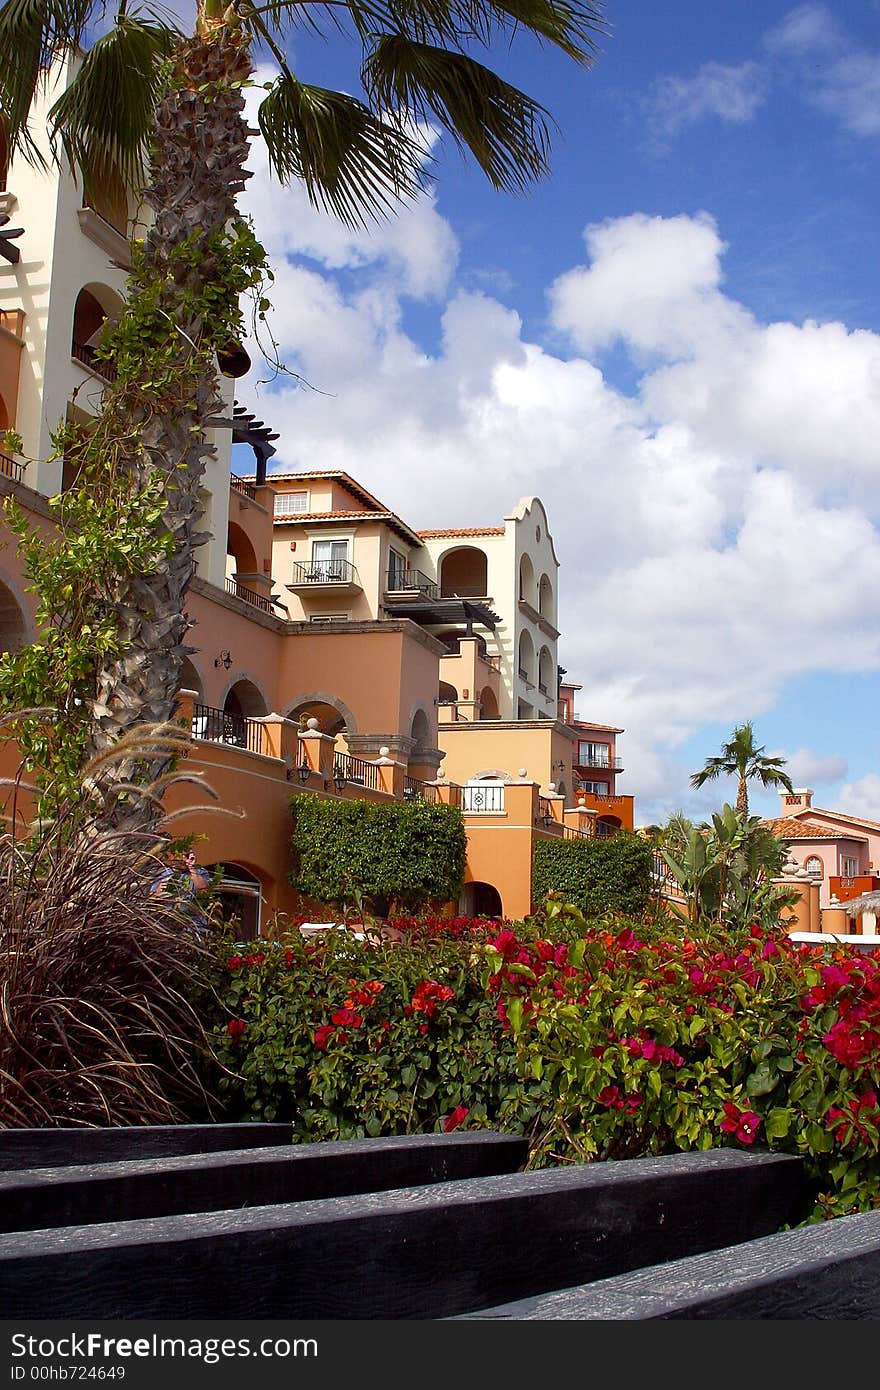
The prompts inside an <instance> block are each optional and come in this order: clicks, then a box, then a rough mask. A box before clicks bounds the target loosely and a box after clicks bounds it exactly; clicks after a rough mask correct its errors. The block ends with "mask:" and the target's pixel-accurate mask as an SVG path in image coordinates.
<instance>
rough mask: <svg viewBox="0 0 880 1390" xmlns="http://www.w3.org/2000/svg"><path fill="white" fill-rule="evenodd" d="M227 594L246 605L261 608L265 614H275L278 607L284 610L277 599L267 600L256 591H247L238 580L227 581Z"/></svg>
mask: <svg viewBox="0 0 880 1390" xmlns="http://www.w3.org/2000/svg"><path fill="white" fill-rule="evenodd" d="M226 592H227V594H232V595H233V596H234V597H235V598H240V599H241V600H242V601H243V602H244V603H252V604H253V606H254V607H255V608H261V609H262V610H263V612H264V613H274V611H275V609H276V607H279V608H283V607H284V605H283V604H279V603H278V600H277V599H274V598H267V597H266V595H265V594H258V593H257V591H256V589H247V588H245V586H244V585H243V584H239V582H238V580H237V579H227V581H226Z"/></svg>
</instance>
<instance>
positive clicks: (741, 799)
mask: <svg viewBox="0 0 880 1390" xmlns="http://www.w3.org/2000/svg"><path fill="white" fill-rule="evenodd" d="M736 813H737V815H738V816H742V817H743V818H745V817H746V816H747V815H748V814H749V788H748V783H747V782H746V779H745V777H740V779H739V788H738V790H737V793H736Z"/></svg>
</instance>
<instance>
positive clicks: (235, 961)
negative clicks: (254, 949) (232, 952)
mask: <svg viewBox="0 0 880 1390" xmlns="http://www.w3.org/2000/svg"><path fill="white" fill-rule="evenodd" d="M226 964H227V965H228V966H229V969H230V970H240V969H241V956H230V957H229V960H228V961H227V962H226Z"/></svg>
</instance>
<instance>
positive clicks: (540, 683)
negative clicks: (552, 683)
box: [538, 681, 550, 695]
mask: <svg viewBox="0 0 880 1390" xmlns="http://www.w3.org/2000/svg"><path fill="white" fill-rule="evenodd" d="M538 689H539V690H540V692H541V694H542V695H549V693H550V692H549V690H548V689H547V687H546V685H545V684H544V682H543V681H538Z"/></svg>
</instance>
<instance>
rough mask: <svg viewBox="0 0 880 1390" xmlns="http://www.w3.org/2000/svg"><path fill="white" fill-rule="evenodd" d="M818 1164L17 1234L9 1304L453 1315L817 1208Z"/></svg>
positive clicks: (593, 1172)
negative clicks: (811, 1189) (813, 1192)
mask: <svg viewBox="0 0 880 1390" xmlns="http://www.w3.org/2000/svg"><path fill="white" fill-rule="evenodd" d="M806 1201H807V1197H806V1185H805V1182H804V1179H803V1169H802V1164H801V1160H800V1159H799V1158H796V1157H791V1156H788V1155H778V1154H748V1155H745V1154H741V1153H739V1152H737V1151H735V1150H733V1149H715V1150H710V1151H709V1152H707V1153H700V1154H675V1155H671V1156H669V1157H666V1158H647V1159H633V1160H629V1161H627V1162H624V1163H594V1164H587V1165H584V1166H576V1167H566V1168H553V1169H544V1170H542V1171H540V1172H536V1173H515V1174H511V1175H508V1176H501V1177H487V1178H469V1179H463V1180H461V1181H455V1182H449V1183H439V1184H435V1185H431V1186H425V1187H414V1188H407V1189H397V1190H394V1191H391V1192H383V1193H373V1194H365V1195H358V1196H354V1197H336V1198H325V1199H320V1200H316V1201H305V1202H301V1203H297V1204H280V1205H277V1206H264V1207H255V1208H251V1209H249V1210H244V1211H235V1212H233V1211H222V1212H213V1213H204V1214H197V1215H190V1216H166V1217H157V1218H154V1219H150V1220H144V1221H131V1222H125V1221H119V1222H111V1223H107V1224H99V1225H93V1226H72V1227H67V1228H66V1229H59V1230H51V1231H28V1232H22V1233H18V1234H13V1235H5V1236H0V1307H2V1308H3V1309H4V1316H5V1317H7V1318H10V1317H54V1318H71V1317H102V1318H114V1317H115V1318H168V1317H171V1318H198V1317H208V1318H222V1317H228V1318H248V1317H255V1318H265V1317H274V1318H294V1317H297V1318H300V1317H301V1318H361V1319H363V1318H398V1319H399V1318H437V1317H448V1316H451V1315H455V1314H457V1313H463V1312H468V1311H475V1310H477V1309H480V1308H485V1307H493V1306H496V1305H498V1304H501V1303H506V1302H511V1301H513V1300H515V1299H521V1298H525V1297H528V1296H532V1295H535V1294H538V1293H542V1292H545V1291H547V1290H550V1289H557V1288H562V1287H569V1286H573V1285H575V1284H580V1283H585V1282H587V1281H591V1280H595V1279H599V1278H603V1277H606V1276H609V1275H612V1274H617V1273H620V1272H622V1271H624V1270H627V1269H638V1268H640V1267H642V1266H645V1265H649V1264H656V1263H658V1262H660V1261H662V1260H664V1259H673V1258H676V1257H681V1256H684V1255H690V1254H695V1253H696V1252H698V1251H701V1250H705V1249H707V1248H714V1247H718V1246H723V1245H729V1244H731V1243H733V1242H737V1241H744V1240H748V1239H750V1238H753V1237H755V1236H756V1235H762V1234H765V1233H768V1232H770V1231H773V1230H776V1229H778V1228H779V1226H780V1225H782V1224H784V1223H787V1222H789V1221H792V1220H798V1219H801V1217H802V1216H803V1214H804V1207H805V1204H806Z"/></svg>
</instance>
